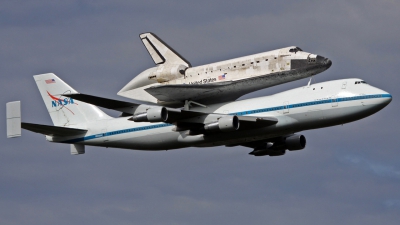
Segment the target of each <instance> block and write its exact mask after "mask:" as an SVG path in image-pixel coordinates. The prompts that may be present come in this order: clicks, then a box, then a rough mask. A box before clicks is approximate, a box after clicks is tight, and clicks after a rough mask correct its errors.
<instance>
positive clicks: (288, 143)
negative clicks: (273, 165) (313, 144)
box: [249, 134, 306, 156]
mask: <svg viewBox="0 0 400 225" xmlns="http://www.w3.org/2000/svg"><path fill="white" fill-rule="evenodd" d="M305 147H306V138H305V137H304V136H303V135H301V134H300V135H299V134H296V135H292V136H289V137H286V138H285V139H284V140H279V141H277V142H273V143H272V142H266V143H264V144H262V145H260V146H258V147H256V148H255V149H254V150H253V151H252V152H250V153H249V154H250V155H254V156H264V155H269V156H279V155H284V154H285V152H286V149H288V150H290V151H294V150H301V149H303V148H305Z"/></svg>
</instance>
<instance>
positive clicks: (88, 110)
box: [33, 73, 110, 127]
mask: <svg viewBox="0 0 400 225" xmlns="http://www.w3.org/2000/svg"><path fill="white" fill-rule="evenodd" d="M33 77H34V79H35V81H36V84H37V86H38V88H39V91H40V94H41V95H42V98H43V101H44V104H45V105H46V108H47V110H48V111H49V113H50V117H51V120H52V121H53V124H54V125H55V126H63V127H68V126H71V125H76V124H80V123H85V122H88V121H93V120H101V119H108V118H110V117H109V116H108V115H107V114H105V113H104V112H103V111H101V110H100V109H99V108H97V107H96V106H94V105H91V104H87V103H84V102H80V101H77V100H74V99H73V98H70V97H65V96H63V94H73V93H78V92H77V91H76V90H74V89H73V88H72V87H71V86H69V85H68V84H66V83H65V82H64V81H63V80H61V79H60V78H59V77H57V76H56V75H55V74H53V73H46V74H40V75H35V76H33Z"/></svg>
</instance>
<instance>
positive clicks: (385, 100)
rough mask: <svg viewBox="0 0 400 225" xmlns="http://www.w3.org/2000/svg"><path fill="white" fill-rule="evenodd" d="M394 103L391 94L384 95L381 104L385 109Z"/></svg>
mask: <svg viewBox="0 0 400 225" xmlns="http://www.w3.org/2000/svg"><path fill="white" fill-rule="evenodd" d="M391 101H392V95H391V94H389V93H384V94H382V102H381V104H382V105H383V107H385V106H387V105H389V103H390V102H391Z"/></svg>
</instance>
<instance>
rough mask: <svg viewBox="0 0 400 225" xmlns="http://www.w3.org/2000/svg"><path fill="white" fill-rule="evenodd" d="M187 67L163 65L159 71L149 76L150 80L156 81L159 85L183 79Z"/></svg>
mask: <svg viewBox="0 0 400 225" xmlns="http://www.w3.org/2000/svg"><path fill="white" fill-rule="evenodd" d="M187 68H188V67H187V66H184V65H168V64H167V65H164V64H161V65H159V66H158V67H157V70H156V71H154V72H152V73H151V74H150V75H149V79H150V80H156V81H157V82H158V83H162V82H167V81H170V80H175V79H178V78H181V77H183V76H184V75H185V70H186V69H187Z"/></svg>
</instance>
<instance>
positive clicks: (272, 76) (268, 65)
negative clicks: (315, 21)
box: [118, 33, 332, 106]
mask: <svg viewBox="0 0 400 225" xmlns="http://www.w3.org/2000/svg"><path fill="white" fill-rule="evenodd" d="M140 39H141V40H142V42H143V44H144V45H145V47H146V49H147V51H148V52H149V53H150V56H151V57H152V59H153V61H154V63H155V64H156V65H157V66H156V67H153V68H150V69H147V70H145V71H143V72H142V73H140V74H139V75H137V76H136V77H135V78H133V79H132V80H131V81H130V82H129V83H128V84H127V85H125V87H123V88H122V89H121V90H120V91H119V92H118V95H121V96H124V97H127V98H130V99H135V100H140V101H143V102H151V103H156V104H159V105H166V106H168V105H180V104H181V103H182V102H185V101H196V102H198V103H201V104H212V103H220V102H226V101H233V100H236V99H238V98H239V97H240V96H242V95H245V94H247V93H250V92H253V91H256V90H260V89H263V88H267V87H271V86H275V85H278V84H283V83H286V82H290V81H295V80H299V79H302V78H306V77H310V76H313V75H315V74H318V73H321V72H323V71H325V70H326V69H328V68H329V67H330V66H331V65H332V62H331V61H330V60H329V59H328V58H325V57H323V56H320V55H316V54H312V53H308V52H305V51H303V50H302V49H301V48H299V47H296V46H291V47H286V48H281V49H277V50H273V51H268V52H263V53H259V54H254V55H249V56H244V57H240V58H235V59H230V60H225V61H221V62H216V63H210V64H207V65H202V66H196V67H192V65H191V64H190V62H189V61H187V60H186V59H185V58H183V57H182V56H181V55H179V54H178V53H177V52H176V51H175V50H174V49H172V48H171V47H170V46H168V45H167V44H166V43H164V42H163V41H162V40H161V39H160V38H159V37H157V36H156V35H155V34H153V33H143V34H141V35H140Z"/></svg>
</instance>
